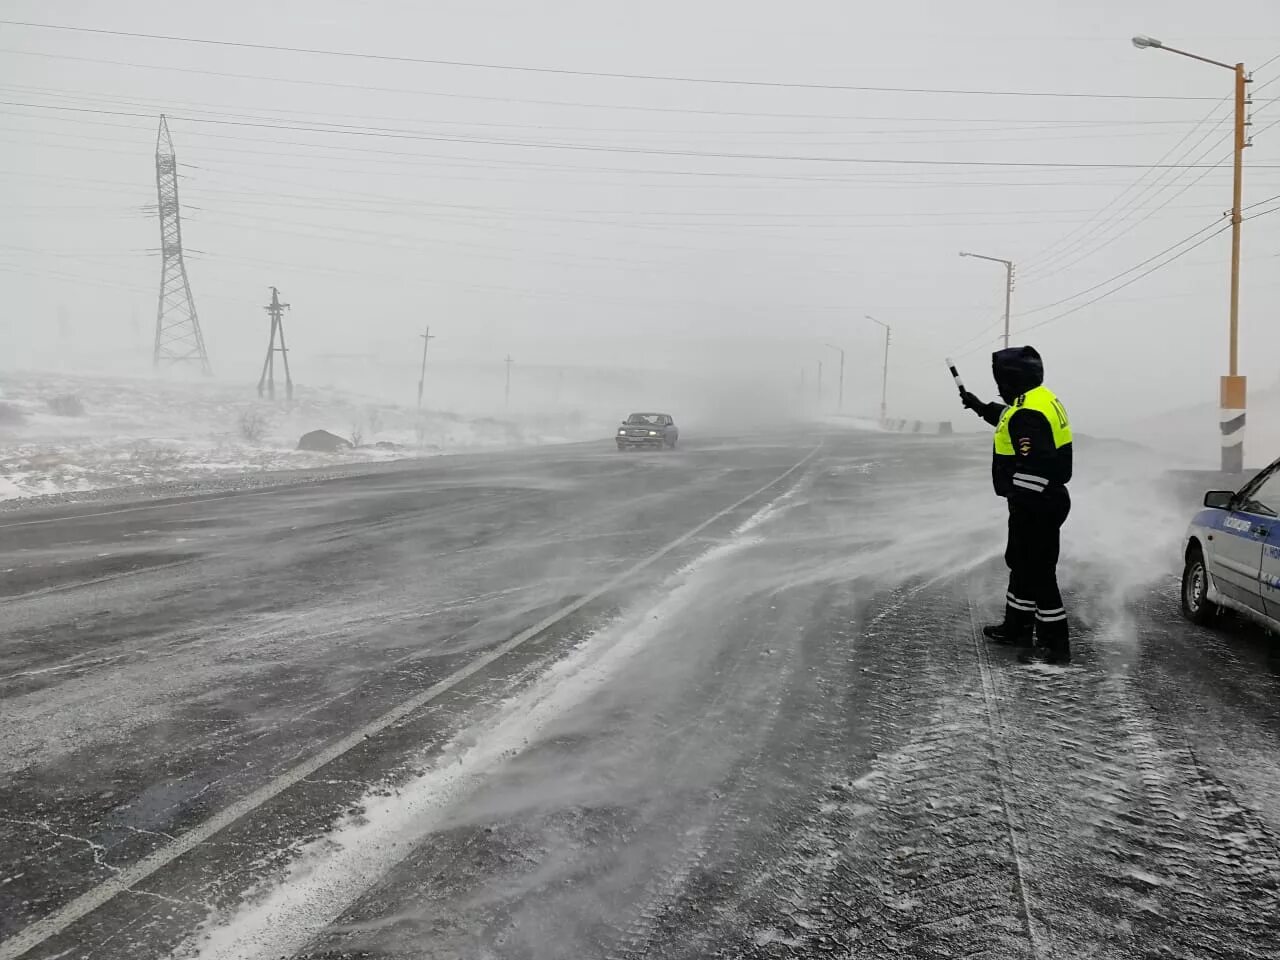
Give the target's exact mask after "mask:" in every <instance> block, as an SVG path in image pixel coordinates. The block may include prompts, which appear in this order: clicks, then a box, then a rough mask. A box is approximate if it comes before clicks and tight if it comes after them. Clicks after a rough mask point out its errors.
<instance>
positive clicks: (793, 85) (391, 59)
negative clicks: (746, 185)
mask: <svg viewBox="0 0 1280 960" xmlns="http://www.w3.org/2000/svg"><path fill="white" fill-rule="evenodd" d="M0 25H4V26H10V27H25V28H30V29H36V30H58V31H65V32H70V33H83V34H93V35H96V36H106V37H124V38H128V39H131V40H158V41H163V42H166V43H187V44H197V45H201V46H210V47H232V48H235V49H239V50H261V51H264V52H268V53H300V54H307V55H311V56H325V57H342V58H345V59H351V60H370V61H378V62H382V63H412V64H418V65H422V66H436V67H465V68H468V69H473V70H502V71H509V72H515V73H537V74H550V75H553V76H564V77H592V78H595V79H605V80H645V81H659V82H667V83H696V84H706V85H712V86H733V87H769V88H783V89H791V90H847V91H853V92H858V93H924V94H947V95H955V96H987V97H1065V98H1072V99H1086V100H1181V101H1187V100H1216V99H1217V98H1216V97H1185V96H1170V95H1157V94H1123V93H1075V92H1065V91H1049V90H971V89H949V88H938V87H872V86H855V85H849V84H837V83H799V82H783V81H777V80H741V79H723V78H714V77H688V76H679V75H663V74H649V73H617V72H605V71H598V70H571V69H568V68H564V67H533V66H525V65H521V64H509V63H483V62H479V61H471V60H444V59H436V58H428V57H406V56H398V55H394V54H385V53H366V52H362V51H357V50H325V49H322V48H318V47H293V46H286V45H283V44H271V43H251V42H248V41H237V40H211V39H208V38H205V37H184V36H179V35H175V34H159V33H139V32H133V31H126V30H106V29H103V28H99V27H77V26H70V25H68V24H58V23H35V22H32V21H27V20H0Z"/></svg>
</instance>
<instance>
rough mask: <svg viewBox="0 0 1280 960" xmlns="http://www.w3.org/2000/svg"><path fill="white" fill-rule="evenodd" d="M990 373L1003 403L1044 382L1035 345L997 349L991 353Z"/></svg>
mask: <svg viewBox="0 0 1280 960" xmlns="http://www.w3.org/2000/svg"><path fill="white" fill-rule="evenodd" d="M991 373H992V375H993V376H994V377H995V380H996V387H997V388H998V389H999V390H1000V399H1002V400H1003V401H1004V402H1005V403H1013V401H1014V400H1016V399H1018V397H1020V396H1022V395H1023V394H1024V393H1026V392H1027V391H1028V390H1032V389H1034V388H1036V387H1038V386H1040V384H1042V383H1044V363H1043V362H1042V361H1041V359H1040V354H1039V353H1038V352H1037V351H1036V348H1035V347H1006V348H1005V349H1003V350H997V351H996V352H995V353H993V354H992V355H991Z"/></svg>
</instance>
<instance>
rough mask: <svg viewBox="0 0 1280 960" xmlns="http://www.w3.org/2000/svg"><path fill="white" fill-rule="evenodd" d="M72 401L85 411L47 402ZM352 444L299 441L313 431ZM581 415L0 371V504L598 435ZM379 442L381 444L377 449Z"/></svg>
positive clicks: (603, 430)
mask: <svg viewBox="0 0 1280 960" xmlns="http://www.w3.org/2000/svg"><path fill="white" fill-rule="evenodd" d="M59 397H74V398H76V399H77V400H78V401H79V403H80V404H81V405H82V407H83V413H80V414H71V415H68V414H66V413H63V414H59V413H55V412H54V407H53V405H52V404H51V401H54V400H55V398H59ZM317 429H322V430H328V431H330V432H332V433H335V434H338V435H339V436H342V437H345V438H348V439H354V440H356V441H357V446H356V448H355V449H351V450H347V451H344V452H340V453H332V454H330V453H314V452H308V451H301V450H298V449H296V448H297V445H298V438H299V437H300V436H301V435H302V434H304V433H306V432H308V431H311V430H317ZM607 433H608V430H607V427H604V426H601V425H600V424H592V423H589V422H586V421H584V420H582V419H581V418H578V417H573V416H564V415H559V416H556V417H554V418H550V417H547V418H542V419H539V418H534V417H523V418H521V419H519V420H497V419H488V418H464V417H461V416H457V415H454V414H449V413H442V412H438V411H428V412H426V413H425V414H424V415H423V417H422V420H421V421H420V422H419V421H418V419H417V416H416V413H415V411H414V410H413V409H411V408H407V407H402V406H396V405H393V404H387V403H381V402H378V401H375V400H370V399H367V398H363V397H360V396H358V395H354V394H350V393H343V392H337V391H334V390H327V389H326V390H317V389H313V388H308V387H304V386H296V387H295V389H294V397H293V401H292V402H291V403H287V402H285V401H284V400H277V401H276V402H275V403H272V402H269V401H266V400H259V399H258V397H257V393H256V389H255V387H254V385H252V384H242V383H226V382H220V381H216V380H199V381H189V380H188V381H176V380H165V379H163V378H154V379H152V378H109V377H100V376H95V377H91V376H81V375H72V374H63V373H31V372H21V373H13V372H4V373H0V500H6V499H11V498H15V497H30V496H40V495H45V494H58V493H68V492H78V491H87V490H97V489H102V488H108V487H119V486H127V485H133V484H151V483H167V482H175V481H194V480H200V479H204V478H218V479H225V478H228V477H240V476H245V475H249V474H256V473H261V472H264V471H272V470H293V469H307V468H314V467H325V466H334V465H345V464H353V463H361V462H368V461H376V460H393V459H398V458H403V457H412V456H421V455H429V454H434V453H443V452H453V451H462V450H472V449H479V448H495V449H496V448H502V447H515V446H524V445H529V444H540V443H562V442H568V441H572V440H582V439H588V438H591V437H599V436H605V435H606V434H607ZM375 444H381V446H376V445H375Z"/></svg>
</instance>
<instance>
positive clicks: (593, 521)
mask: <svg viewBox="0 0 1280 960" xmlns="http://www.w3.org/2000/svg"><path fill="white" fill-rule="evenodd" d="M984 454H985V451H984V450H983V448H982V445H981V443H977V442H975V441H974V440H973V439H972V438H967V439H966V438H913V437H899V436H892V435H878V434H867V433H857V432H848V431H839V430H826V431H822V432H816V433H813V434H810V435H801V436H793V435H778V436H776V437H772V438H770V437H766V438H759V437H757V438H753V439H752V440H750V441H742V440H734V439H726V440H724V441H721V442H703V443H698V442H693V443H691V445H690V446H689V448H688V449H682V450H681V451H679V452H676V453H669V454H655V455H651V456H646V455H637V456H630V455H627V456H622V455H618V454H616V453H613V452H611V451H608V450H593V449H591V448H587V447H562V448H556V449H543V450H537V451H527V452H520V453H503V454H492V455H477V456H467V457H459V458H443V459H440V460H436V461H433V462H432V463H431V464H429V465H424V466H423V467H422V468H420V469H417V468H415V469H412V470H403V471H396V472H389V473H388V472H384V473H380V474H376V475H371V476H368V477H349V478H343V479H339V480H334V481H330V482H326V483H321V484H309V485H307V486H305V487H304V486H298V487H282V488H276V489H272V490H266V491H255V492H253V493H252V494H244V495H238V496H229V497H223V498H217V499H211V498H191V499H188V500H185V501H174V502H166V503H153V504H146V505H133V506H130V505H125V504H121V505H118V506H116V505H113V506H111V507H109V508H106V509H104V508H103V507H102V506H101V505H98V506H93V505H85V506H83V507H79V508H70V507H65V508H61V510H59V511H57V512H54V511H51V510H45V511H43V512H25V513H14V514H9V515H7V516H5V517H3V518H0V595H2V596H3V599H0V617H2V618H3V625H2V626H0V650H2V651H3V661H2V662H3V668H2V669H0V697H2V698H3V699H2V700H0V774H2V776H3V779H2V781H0V849H2V850H3V851H4V853H3V855H2V857H0V958H3V960H9V958H16V957H19V956H24V957H44V958H52V957H85V958H89V957H93V958H112V957H120V958H125V957H128V958H131V960H132V958H147V957H157V958H160V957H198V958H201V960H215V958H228V960H229V958H237V960H239V958H250V957H273V958H274V957H282V956H294V957H305V958H312V960H319V958H338V957H350V958H354V957H367V958H383V957H387V958H389V957H403V958H409V957H414V958H422V957H431V958H435V957H440V958H444V957H450V958H455V957H531V958H532V957H537V958H584V957H609V958H640V957H664V958H676V957H680V958H699V957H715V956H719V957H787V956H795V957H808V956H825V955H831V956H844V957H867V958H872V957H874V958H884V957H890V958H892V957H902V958H907V957H917V956H957V957H958V956H974V955H982V956H990V957H1030V958H1047V957H1060V958H1067V957H1070V958H1076V957H1108V958H1110V957H1156V956H1171V957H1172V956H1177V957H1199V956H1209V955H1212V956H1241V957H1246V956H1247V957H1271V956H1280V946H1278V945H1277V942H1276V938H1275V930H1276V929H1278V928H1280V901H1278V900H1277V884H1278V883H1280V843H1278V841H1277V837H1278V836H1280V738H1278V735H1280V678H1278V674H1277V672H1276V669H1275V661H1274V659H1273V658H1272V657H1271V656H1270V654H1271V652H1272V651H1271V646H1270V642H1269V640H1268V639H1267V638H1265V637H1262V636H1260V635H1258V634H1256V633H1254V632H1252V631H1250V630H1248V629H1243V628H1237V629H1235V630H1232V631H1228V632H1221V633H1211V632H1208V631H1204V630H1199V629H1194V628H1191V627H1189V626H1187V625H1185V624H1184V623H1182V622H1181V621H1180V620H1179V619H1177V618H1176V601H1177V590H1176V584H1175V582H1174V579H1173V578H1174V577H1175V575H1176V573H1177V570H1176V565H1177V543H1178V538H1179V536H1180V533H1181V526H1182V524H1183V523H1184V522H1185V511H1184V509H1183V506H1182V505H1181V504H1180V503H1179V502H1178V500H1177V499H1176V498H1175V496H1174V495H1173V494H1172V493H1171V492H1169V491H1167V490H1165V489H1164V488H1163V487H1161V486H1160V485H1159V484H1158V483H1157V482H1156V481H1155V479H1154V477H1155V471H1154V466H1153V465H1152V464H1149V463H1146V462H1144V461H1143V460H1142V458H1141V457H1139V456H1138V455H1136V454H1132V453H1127V452H1125V451H1123V450H1115V449H1106V450H1103V449H1097V448H1095V449H1094V450H1093V455H1092V457H1091V456H1090V448H1089V446H1088V444H1087V443H1082V444H1081V451H1080V455H1079V459H1080V461H1081V467H1080V470H1079V475H1078V479H1077V482H1076V484H1075V485H1074V489H1075V500H1076V504H1077V508H1076V512H1075V514H1074V515H1073V516H1072V518H1071V520H1070V521H1069V523H1068V528H1067V537H1066V544H1065V552H1066V555H1067V557H1068V558H1069V559H1068V560H1067V562H1066V563H1065V564H1064V569H1063V578H1064V582H1065V586H1066V588H1067V598H1068V604H1069V609H1070V610H1071V612H1072V614H1073V618H1074V620H1075V623H1076V626H1077V638H1076V641H1075V649H1076V653H1077V666H1075V667H1073V668H1072V669H1070V670H1068V671H1049V670H1043V669H1037V668H1026V667H1020V666H1018V665H1016V664H1015V663H1014V662H1013V661H1012V658H1011V657H1009V656H1008V655H1007V652H1006V651H1002V650H998V649H988V648H986V647H984V646H983V645H982V644H981V643H980V642H978V640H977V639H976V626H977V625H978V624H980V623H981V622H982V621H983V620H984V619H985V618H987V617H991V616H994V615H996V614H997V613H998V609H999V607H998V598H999V597H1000V596H1001V595H1002V590H1003V587H1002V573H1003V571H1002V567H1001V564H1000V562H999V559H998V556H999V551H1000V549H1001V547H1002V534H1003V528H1002V519H1003V518H1002V516H1001V514H1000V504H999V503H998V502H997V501H995V499H994V498H993V497H992V496H991V494H990V491H989V489H988V488H987V480H986V477H985V456H984Z"/></svg>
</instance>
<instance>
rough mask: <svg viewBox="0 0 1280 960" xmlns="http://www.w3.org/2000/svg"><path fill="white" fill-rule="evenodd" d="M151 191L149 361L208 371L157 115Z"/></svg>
mask: <svg viewBox="0 0 1280 960" xmlns="http://www.w3.org/2000/svg"><path fill="white" fill-rule="evenodd" d="M156 193H157V196H158V198H159V212H160V299H159V303H158V304H157V306H156V343H155V353H154V355H153V359H152V362H153V364H154V365H155V366H157V367H159V366H160V365H161V364H162V363H164V364H180V363H199V364H200V369H201V371H202V372H203V373H205V374H210V373H212V372H213V368H212V367H210V366H209V354H208V352H207V351H206V350H205V347H204V335H203V334H202V333H201V332H200V318H199V316H198V315H197V314H196V303H195V300H194V299H193V298H192V296H191V282H190V281H189V280H188V279H187V264H186V261H184V260H183V258H182V213H181V209H180V207H179V204H178V159H177V156H176V155H175V154H174V151H173V140H172V139H171V138H170V136H169V123H168V121H167V120H165V118H164V116H163V115H161V117H160V129H159V131H158V132H157V133H156Z"/></svg>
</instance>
